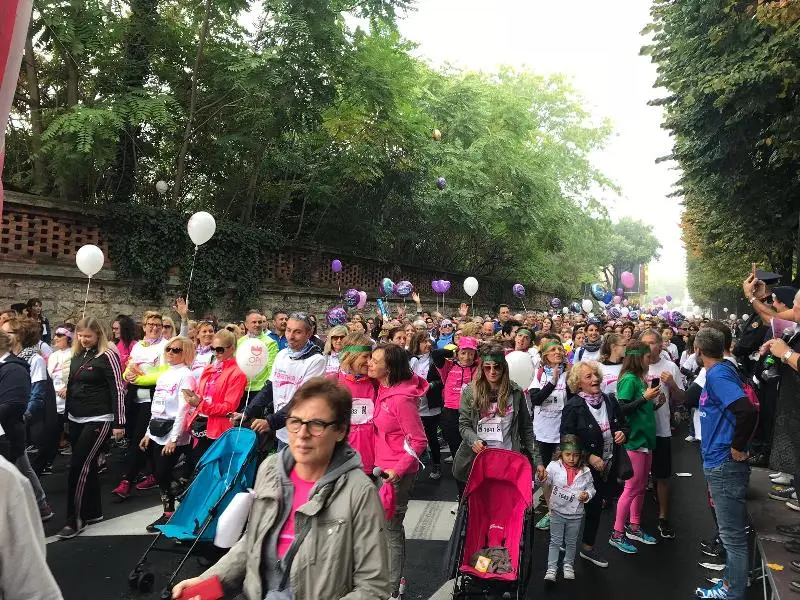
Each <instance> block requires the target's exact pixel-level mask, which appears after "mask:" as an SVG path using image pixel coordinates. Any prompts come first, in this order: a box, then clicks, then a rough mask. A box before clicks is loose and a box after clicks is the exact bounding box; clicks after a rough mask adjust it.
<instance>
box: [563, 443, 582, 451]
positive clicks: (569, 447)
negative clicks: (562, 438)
mask: <svg viewBox="0 0 800 600" xmlns="http://www.w3.org/2000/svg"><path fill="white" fill-rule="evenodd" d="M559 447H560V448H561V451H562V452H581V447H580V446H578V444H573V443H572V442H569V443H566V444H561V445H560V446H559Z"/></svg>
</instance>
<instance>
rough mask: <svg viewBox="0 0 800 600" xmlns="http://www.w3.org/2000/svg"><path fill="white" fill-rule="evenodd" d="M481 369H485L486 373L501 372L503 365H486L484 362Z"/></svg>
mask: <svg viewBox="0 0 800 600" xmlns="http://www.w3.org/2000/svg"><path fill="white" fill-rule="evenodd" d="M483 370H484V371H486V372H487V373H489V372H495V373H501V372H502V371H503V367H501V366H500V365H486V364H484V365H483Z"/></svg>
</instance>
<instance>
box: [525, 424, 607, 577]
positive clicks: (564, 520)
mask: <svg viewBox="0 0 800 600" xmlns="http://www.w3.org/2000/svg"><path fill="white" fill-rule="evenodd" d="M536 475H537V478H538V479H539V481H540V482H541V483H547V485H549V486H552V491H551V493H550V549H549V552H548V555H547V572H546V573H545V574H544V580H545V581H549V582H551V583H555V581H556V571H557V570H558V554H559V551H560V549H561V548H562V547H563V548H564V549H565V554H564V566H563V567H562V570H563V574H564V579H575V567H574V565H575V554H576V552H577V550H578V536H579V535H580V532H581V525H582V522H583V505H584V504H586V503H587V502H589V500H591V499H592V496H594V493H595V490H594V484H593V483H592V474H591V472H590V471H589V467H587V466H586V464H585V461H584V456H583V453H582V452H581V442H580V440H579V439H578V437H577V436H574V435H565V436H562V437H561V444H560V445H559V449H558V451H557V452H556V453H555V455H554V456H553V461H552V462H551V463H550V464H549V465H547V469H545V468H544V467H543V466H541V465H540V466H539V468H538V469H537V473H536Z"/></svg>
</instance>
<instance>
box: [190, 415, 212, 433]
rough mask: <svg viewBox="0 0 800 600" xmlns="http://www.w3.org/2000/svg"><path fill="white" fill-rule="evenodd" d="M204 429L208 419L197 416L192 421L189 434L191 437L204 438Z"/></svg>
mask: <svg viewBox="0 0 800 600" xmlns="http://www.w3.org/2000/svg"><path fill="white" fill-rule="evenodd" d="M206 427H208V417H204V416H202V415H197V417H196V418H195V420H194V421H192V427H191V429H190V430H189V433H191V435H192V437H195V438H204V437H206Z"/></svg>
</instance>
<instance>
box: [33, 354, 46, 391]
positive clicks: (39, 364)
mask: <svg viewBox="0 0 800 600" xmlns="http://www.w3.org/2000/svg"><path fill="white" fill-rule="evenodd" d="M28 364H29V365H30V366H31V373H30V375H31V383H32V384H33V383H39V382H40V381H47V363H46V362H44V358H42V356H41V355H40V354H34V355H33V356H31V357H30V358H29V359H28Z"/></svg>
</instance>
